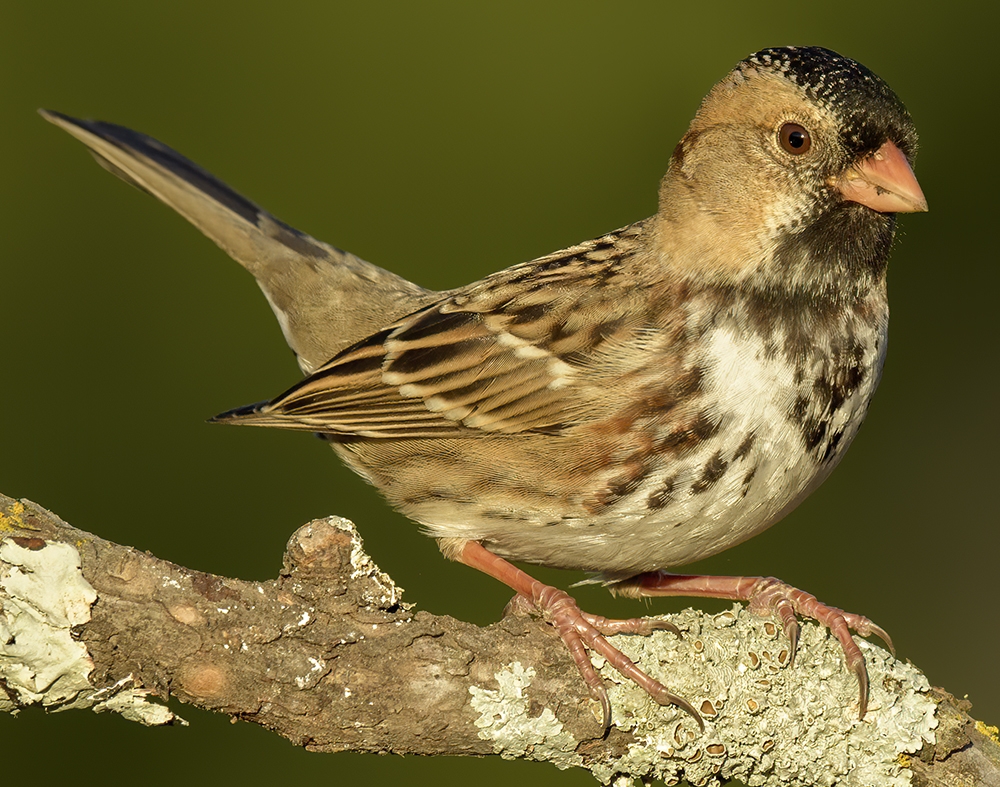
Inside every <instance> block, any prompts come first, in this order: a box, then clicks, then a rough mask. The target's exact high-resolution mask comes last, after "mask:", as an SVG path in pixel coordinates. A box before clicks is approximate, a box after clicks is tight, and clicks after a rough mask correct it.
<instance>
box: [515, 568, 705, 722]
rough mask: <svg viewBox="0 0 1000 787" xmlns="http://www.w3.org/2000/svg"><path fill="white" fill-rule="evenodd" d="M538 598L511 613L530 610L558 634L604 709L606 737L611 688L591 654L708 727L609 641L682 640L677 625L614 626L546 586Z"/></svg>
mask: <svg viewBox="0 0 1000 787" xmlns="http://www.w3.org/2000/svg"><path fill="white" fill-rule="evenodd" d="M534 596H535V597H533V598H532V599H526V598H524V597H521V598H522V599H523V601H521V602H517V601H516V600H512V602H511V604H510V605H508V608H511V606H512V605H514V604H516V605H517V607H519V608H523V607H524V606H528V605H530V606H531V607H533V608H534V609H535V610H536V611H537V612H539V613H540V614H541V615H542V616H543V617H544V618H545V619H546V620H547V621H548V622H549V623H550V624H551V625H552V626H553V628H555V630H556V631H557V632H558V633H559V636H560V638H562V641H563V642H564V643H565V645H566V647H567V649H568V650H569V652H570V655H571V656H572V657H573V661H574V663H575V664H576V667H577V669H578V670H579V672H580V675H581V676H582V677H583V680H584V682H585V683H586V684H587V688H588V689H589V691H590V695H591V697H593V698H594V699H595V700H596V701H597V702H599V703H600V704H601V712H602V718H603V727H604V731H605V733H607V731H608V730H609V729H610V728H611V702H610V700H609V699H608V690H607V687H606V686H605V685H604V681H603V679H602V678H601V676H600V675H599V674H598V673H597V670H596V669H594V665H593V664H592V663H591V661H590V654H589V653H588V651H593V652H595V653H598V654H600V655H601V656H602V657H604V659H605V660H606V661H607V663H608V664H610V665H611V666H612V667H613V668H614V669H616V670H617V671H618V672H619V673H620V674H621V675H622V676H623V677H625V678H627V679H628V680H630V681H632V682H633V683H635V684H636V685H637V686H638V687H639V688H641V689H642V690H643V691H645V692H646V693H647V694H648V695H649V696H650V697H652V698H653V699H654V700H655V701H656V702H658V703H659V704H660V705H675V706H676V707H678V708H680V709H681V710H683V711H684V712H685V713H688V714H689V715H690V716H691V717H692V718H693V719H694V720H695V721H696V722H697V723H698V726H699V728H700V729H701V730H702V731H704V729H705V722H704V721H703V720H702V718H701V714H700V713H698V711H697V710H695V708H694V706H693V705H691V703H690V702H688V701H687V700H685V699H683V698H682V697H679V696H677V695H676V694H674V693H673V692H671V691H670V690H669V689H667V687H666V686H664V685H663V684H662V683H660V682H659V681H658V680H656V679H655V678H652V677H650V676H649V675H647V674H646V673H645V672H643V671H642V670H641V669H639V668H638V667H637V666H636V665H635V663H634V662H633V661H632V660H631V659H630V658H629V657H628V656H626V655H625V654H624V653H622V652H621V651H620V650H618V648H616V647H615V646H614V645H612V644H611V643H610V642H608V640H607V636H611V635H615V634H640V635H648V634H650V633H652V632H653V631H673V632H675V633H678V634H679V633H680V632H679V630H678V628H677V627H676V626H675V625H674V624H673V623H670V622H669V621H667V620H664V619H663V618H630V619H627V620H613V619H609V618H605V617H602V616H600V615H591V614H590V613H587V612H583V611H582V610H581V609H580V607H579V606H578V605H577V603H576V601H575V600H574V599H573V597H572V596H570V595H569V594H568V593H566V592H565V591H562V590H559V589H558V588H554V587H551V586H546V585H543V586H541V588H539V592H538V593H536V594H534ZM515 599H516V597H515Z"/></svg>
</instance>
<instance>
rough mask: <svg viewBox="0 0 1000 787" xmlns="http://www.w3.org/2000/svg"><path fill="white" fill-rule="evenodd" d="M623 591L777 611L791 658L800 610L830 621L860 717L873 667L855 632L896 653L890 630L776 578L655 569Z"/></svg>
mask: <svg viewBox="0 0 1000 787" xmlns="http://www.w3.org/2000/svg"><path fill="white" fill-rule="evenodd" d="M616 590H617V592H619V593H621V594H622V595H629V596H699V597H708V598H726V599H732V600H734V601H745V602H747V608H748V609H749V610H750V611H751V612H753V613H754V614H755V615H759V616H761V617H768V616H773V617H776V618H777V619H778V620H779V621H780V622H781V627H782V629H783V630H784V632H785V636H786V637H788V640H789V642H790V644H791V648H790V650H791V654H792V657H791V662H794V660H795V651H796V648H797V647H798V643H799V622H798V619H797V617H796V616H797V615H801V616H802V617H805V618H812V619H813V620H815V621H816V622H818V623H821V624H822V625H824V626H826V627H827V628H828V629H829V630H830V631H831V632H832V633H833V634H834V636H836V637H837V639H838V640H839V641H840V646H841V648H843V650H844V656H845V658H846V659H847V668H848V669H850V670H851V671H852V672H853V673H854V674H855V675H856V676H857V678H858V688H859V698H858V705H859V707H860V714H859V718H862V719H863V718H864V717H865V713H866V712H867V711H868V670H867V668H866V666H865V657H864V655H863V654H862V653H861V649H860V648H859V647H858V643H857V642H855V641H854V637H853V636H851V631H852V630H853V631H856V632H857V633H858V634H860V635H861V636H863V637H867V636H869V635H871V634H876V635H878V637H879V638H880V639H881V640H882V641H883V642H885V644H886V645H888V646H889V650H890V651H892V654H893V655H896V651H895V649H894V648H893V647H892V640H891V639H890V638H889V635H888V634H887V633H886V632H885V631H884V630H883V629H882V628H880V627H879V626H876V625H875V624H874V623H872V622H871V621H870V620H869V619H868V618H866V617H863V616H862V615H855V614H852V613H850V612H844V611H843V610H840V609H837V608H836V607H831V606H828V605H826V604H823V603H822V602H820V601H818V600H817V599H816V597H815V596H813V595H811V594H809V593H806V592H804V591H802V590H798V589H797V588H793V587H792V586H791V585H788V584H786V583H784V582H781V581H780V580H777V579H775V578H774V577H714V576H686V575H680V574H667V573H665V572H654V573H650V574H640V575H639V576H637V577H633V578H632V579H630V580H627V581H626V582H624V583H622V585H620V586H618V588H616Z"/></svg>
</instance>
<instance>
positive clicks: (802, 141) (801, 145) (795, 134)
mask: <svg viewBox="0 0 1000 787" xmlns="http://www.w3.org/2000/svg"><path fill="white" fill-rule="evenodd" d="M778 141H779V142H780V143H781V147H783V148H784V149H785V150H787V151H788V152H789V153H791V154H792V155H793V156H801V155H802V154H803V153H806V152H808V151H809V148H811V147H812V137H810V136H809V132H808V131H806V130H805V129H804V128H803V127H802V126H800V125H799V124H798V123H785V125H783V126H782V127H781V130H780V131H779V132H778Z"/></svg>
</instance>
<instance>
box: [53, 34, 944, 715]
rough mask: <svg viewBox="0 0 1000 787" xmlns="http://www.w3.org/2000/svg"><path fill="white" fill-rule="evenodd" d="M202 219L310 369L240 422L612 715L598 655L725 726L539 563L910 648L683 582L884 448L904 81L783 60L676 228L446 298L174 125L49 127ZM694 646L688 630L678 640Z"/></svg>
mask: <svg viewBox="0 0 1000 787" xmlns="http://www.w3.org/2000/svg"><path fill="white" fill-rule="evenodd" d="M39 111H40V112H41V114H42V115H43V116H44V117H45V118H46V119H47V120H49V121H51V122H52V123H54V124H56V125H57V126H59V127H61V128H62V129H64V130H65V131H67V132H69V133H70V134H71V135H73V136H74V137H76V138H77V139H79V140H80V141H82V142H83V143H84V145H86V146H87V147H88V148H89V149H90V151H91V152H92V153H93V154H94V155H95V157H96V158H97V160H98V162H99V163H101V164H102V165H104V166H105V167H106V168H107V169H109V170H110V171H111V172H113V173H114V174H115V175H117V176H118V177H120V178H122V179H124V180H126V181H127V182H129V183H131V184H133V185H135V186H137V187H138V188H140V189H142V190H144V191H147V192H149V193H150V194H152V195H153V196H154V197H156V198H158V199H160V200H161V201H163V202H164V203H166V204H167V205H168V206H170V207H171V208H173V209H174V210H176V211H177V212H179V213H180V214H181V215H183V216H184V217H185V218H186V219H187V220H188V221H190V222H191V223H192V224H194V225H195V226H196V227H197V228H198V229H200V230H201V231H202V232H203V233H204V234H205V235H207V236H208V237H209V238H211V239H212V240H213V241H215V243H216V244H218V245H219V246H220V247H221V248H222V249H223V250H224V251H226V252H227V253H228V254H229V255H230V256H232V257H233V258H234V259H235V260H236V261H237V262H239V263H240V264H241V265H242V266H243V267H244V268H246V270H247V271H249V272H250V273H251V274H252V275H253V276H254V277H255V279H256V280H257V282H258V284H259V285H260V287H261V289H262V290H263V292H264V295H265V296H266V299H267V300H268V302H269V304H270V306H271V308H272V310H273V311H274V314H275V315H276V317H277V320H278V323H279V325H280V327H281V329H282V331H283V333H284V336H285V339H286V341H287V342H288V344H289V346H290V347H291V349H292V350H293V351H294V353H295V355H296V357H297V360H298V363H299V366H300V368H301V370H302V372H303V374H304V375H305V376H304V378H303V379H301V380H300V381H298V382H296V383H294V384H292V385H291V386H290V387H289V388H288V389H287V390H286V391H285V392H284V393H282V394H280V395H278V396H277V397H274V398H272V399H268V400H266V401H263V402H259V403H256V404H252V405H249V406H245V407H239V408H236V409H234V410H230V411H228V412H226V413H222V414H220V415H218V416H216V417H215V418H214V419H212V420H213V421H216V422H221V423H229V424H239V425H256V426H264V427H277V428H283V429H293V430H300V431H305V432H310V433H314V434H316V435H318V436H320V437H321V438H322V439H324V440H325V441H327V442H328V443H329V444H330V445H331V446H332V448H333V450H334V451H335V452H336V453H337V454H338V455H339V457H340V458H341V459H342V460H343V461H344V462H345V463H346V464H347V465H348V466H349V467H350V468H351V469H352V470H354V471H355V472H356V473H358V474H359V475H360V476H361V477H362V478H364V479H365V480H366V481H368V482H369V483H371V484H372V485H374V486H375V487H376V488H377V489H378V490H379V491H380V492H381V493H382V495H384V497H385V498H386V499H387V500H388V502H389V503H390V504H391V505H392V506H394V507H395V508H397V509H398V510H399V511H401V512H402V513H403V514H405V515H406V516H407V517H409V518H410V519H412V520H413V521H415V522H416V523H419V525H420V526H421V527H422V528H423V530H424V531H425V532H426V533H427V534H428V535H429V536H431V537H433V538H434V539H436V540H437V542H438V544H439V546H440V549H441V551H442V553H443V554H444V556H445V557H447V558H449V559H451V560H455V561H458V562H460V563H464V564H466V565H468V566H470V567H472V568H475V569H478V570H480V571H482V572H485V573H486V574H488V575H490V576H492V577H494V578H495V579H497V580H499V581H500V582H503V583H504V584H506V585H507V586H509V587H510V588H511V589H512V590H513V591H514V592H515V596H514V601H513V607H514V608H515V609H525V610H530V611H532V612H533V613H535V614H537V615H539V616H540V617H541V618H542V619H543V620H545V621H546V622H547V623H549V624H550V625H551V626H552V627H553V628H554V629H555V631H556V632H557V633H558V635H559V636H560V637H561V639H562V640H563V642H564V643H565V644H566V646H567V648H568V649H569V652H570V654H571V656H572V658H573V661H574V662H575V664H576V666H577V668H578V670H579V672H580V674H581V676H582V679H583V681H584V682H585V684H586V686H587V688H588V690H589V693H590V696H591V697H592V698H593V699H594V700H596V701H597V702H598V703H600V707H601V712H602V716H603V724H604V728H605V731H606V730H607V729H608V728H609V726H610V724H611V707H610V702H609V699H608V693H607V690H606V688H605V686H604V683H603V681H602V680H601V678H600V676H599V675H598V674H597V672H596V671H595V669H594V667H593V665H592V663H591V660H590V653H591V652H595V653H598V654H600V655H601V656H603V657H604V658H605V659H606V660H607V662H608V663H609V664H611V665H612V666H613V667H614V668H615V669H617V670H618V671H619V672H620V673H621V674H622V675H623V676H625V677H626V678H628V679H630V680H632V681H634V682H635V683H636V684H638V685H639V686H640V687H641V688H642V689H644V690H645V691H646V692H648V693H649V695H650V696H651V697H652V698H653V699H654V700H656V701H657V702H659V703H660V704H664V705H675V706H677V707H679V708H680V709H681V710H683V711H686V712H687V713H688V714H690V715H691V716H692V717H693V718H694V719H695V720H696V721H697V722H698V723H699V725H701V726H702V729H704V723H703V720H702V719H701V717H700V715H699V713H698V712H697V710H696V709H695V708H694V706H693V705H692V704H691V702H690V701H689V700H688V699H687V698H684V697H680V696H677V695H675V694H674V693H672V692H671V691H670V690H669V689H668V688H667V687H666V686H664V685H663V684H662V683H661V682H659V681H657V680H655V679H653V678H652V677H650V676H649V675H648V674H646V673H645V672H644V671H643V670H641V669H640V668H639V667H638V666H637V665H635V664H634V663H633V662H632V661H631V660H630V659H629V658H628V657H627V656H625V655H624V654H623V653H622V652H621V651H620V650H618V649H617V648H616V647H614V646H613V645H612V644H611V643H610V641H609V640H608V638H607V637H608V636H609V635H611V634H615V633H632V634H637V635H643V634H648V633H650V632H651V631H652V630H654V629H673V630H674V631H676V629H675V628H674V627H673V626H672V625H671V624H670V623H669V622H667V621H666V620H664V619H657V618H634V619H629V620H609V619H606V618H604V617H601V616H599V615H593V614H590V613H587V612H584V611H583V610H581V609H580V607H579V606H578V605H577V603H576V601H575V600H574V599H573V598H572V596H570V595H569V593H567V592H566V591H564V590H562V589H560V588H557V587H554V586H551V585H546V584H544V583H542V582H540V581H539V580H537V579H535V578H534V577H532V576H531V575H530V574H529V573H528V572H527V571H525V570H523V569H522V568H519V567H518V566H515V565H514V563H515V562H517V563H522V564H534V565H539V566H547V567H553V568H560V569H573V570H582V571H585V572H588V573H589V574H590V576H591V577H592V578H593V581H596V582H601V583H603V584H604V585H606V586H607V587H608V588H609V590H611V592H612V593H617V594H619V595H624V596H629V597H645V596H661V595H665V596H700V597H715V598H723V599H732V600H738V601H742V602H745V603H747V604H748V606H749V608H750V610H751V611H752V612H754V613H755V614H757V615H760V616H762V617H764V616H773V617H775V618H776V619H777V620H778V621H779V622H780V624H781V626H782V629H783V631H784V633H785V635H786V636H787V637H788V639H789V641H790V644H791V648H790V649H791V652H792V654H793V656H794V652H795V646H796V644H797V640H798V632H799V623H798V618H799V617H800V616H801V617H804V618H812V619H814V620H816V621H818V622H819V623H820V624H822V625H824V626H826V627H827V628H828V629H829V630H830V631H831V632H832V634H833V635H834V636H836V637H837V639H838V640H839V642H840V645H841V647H842V649H843V652H844V654H845V663H846V665H847V667H848V668H849V669H850V670H852V671H853V672H854V673H855V675H856V676H857V681H858V686H859V699H858V709H859V717H860V718H863V717H864V715H865V713H866V711H867V697H868V676H867V669H866V665H865V659H864V656H863V654H862V652H861V650H860V648H859V647H858V644H857V642H856V641H855V639H854V636H853V633H852V632H854V633H857V634H858V635H860V636H869V635H872V634H875V635H877V636H879V637H880V638H881V639H883V640H884V641H885V642H886V644H887V645H888V646H889V647H890V649H891V648H892V643H891V640H890V638H889V636H888V634H887V633H886V632H885V631H884V630H883V629H882V628H880V627H879V626H877V625H876V624H875V623H873V622H872V621H871V620H869V619H868V618H866V617H864V616H862V615H858V614H853V613H848V612H844V611H842V610H840V609H837V608H835V607H832V606H829V605H827V604H824V603H822V602H820V601H819V600H817V599H816V597H815V596H812V595H811V594H808V593H806V592H805V591H801V590H799V589H797V588H793V587H791V586H789V585H787V584H786V583H784V582H781V581H779V580H777V579H775V578H773V577H713V576H693V575H682V574H674V573H671V569H674V568H676V567H679V566H683V565H685V564H687V563H691V562H693V561H696V560H699V559H701V558H705V557H708V556H710V555H714V554H716V553H718V552H721V551H722V550H725V549H727V548H729V547H732V546H734V545H736V544H739V543H741V542H743V541H745V540H746V539H749V538H751V537H752V536H754V535H756V534H758V533H760V532H761V531H763V530H764V529H766V528H767V527H769V526H771V525H772V524H774V523H775V522H777V521H778V520H780V519H781V518H782V517H784V516H785V515H786V514H788V513H789V512H790V511H791V510H792V509H794V508H795V507H796V506H797V505H798V504H799V503H800V502H801V501H802V500H803V499H805V497H807V496H808V495H809V494H810V493H811V492H812V491H814V490H815V489H816V488H817V487H818V486H819V484H820V483H822V481H823V480H824V479H826V478H827V477H828V476H829V474H830V472H831V471H832V470H833V469H834V467H835V466H836V465H837V463H838V462H839V461H840V460H841V458H842V457H843V456H844V454H845V451H846V450H847V448H848V446H849V445H850V443H851V441H852V440H853V439H854V437H855V435H856V434H857V432H858V429H859V427H860V425H861V423H862V421H863V420H864V417H865V415H866V413H867V410H868V407H869V403H870V401H871V398H872V395H873V394H874V392H875V389H876V386H877V385H878V382H879V378H880V376H881V371H882V366H883V362H884V360H885V353H886V336H887V333H886V331H887V325H888V302H887V296H886V269H887V261H888V257H889V253H890V250H891V247H892V245H893V240H894V233H895V225H896V218H897V214H899V213H912V212H922V211H926V210H927V201H926V199H925V197H924V195H923V192H922V190H921V188H920V185H919V183H918V182H917V179H916V177H915V175H914V172H913V160H914V156H915V154H916V148H917V134H916V130H915V126H914V123H913V120H912V118H911V116H910V114H909V112H908V111H907V109H906V107H905V106H904V104H903V103H902V101H901V100H900V99H899V97H898V96H897V95H896V93H895V92H894V91H893V90H892V89H891V88H890V87H889V86H888V84H887V83H886V82H885V81H883V80H882V79H881V78H880V77H878V76H877V75H875V74H874V73H873V72H872V71H870V70H869V69H868V68H866V67H865V66H863V65H861V64H860V63H858V62H856V61H854V60H851V59H850V58H847V57H845V56H842V55H840V54H838V53H836V52H833V51H831V50H829V49H825V48H821V47H814V46H806V47H774V48H768V49H762V50H760V51H758V52H756V53H754V54H752V55H750V56H748V57H746V58H745V59H743V60H742V61H740V62H739V63H738V64H737V65H736V66H735V68H734V69H733V70H732V71H730V73H729V74H728V75H727V76H726V77H725V78H724V79H723V80H722V81H721V82H719V83H718V84H716V85H715V86H714V87H713V88H712V89H711V91H710V92H709V93H708V94H707V96H706V97H705V98H704V100H703V101H702V103H701V105H700V107H699V108H698V110H697V112H696V114H695V116H694V119H693V120H692V122H691V124H690V126H689V128H688V130H687V132H686V133H685V134H684V136H683V137H682V139H681V140H680V141H679V142H678V144H677V145H676V147H675V148H674V150H673V153H672V155H671V157H670V161H669V165H668V168H667V171H666V174H665V175H664V177H663V179H662V181H661V184H660V188H659V204H658V209H657V212H656V213H655V215H653V216H652V217H649V218H646V219H643V220H640V221H637V222H635V223H633V224H630V225H628V226H626V227H623V228H621V229H618V230H615V231H613V232H609V233H607V234H605V235H602V236H601V237H598V238H596V239H594V240H589V241H586V242H583V243H579V244H577V245H574V246H570V247H568V248H565V249H562V250H560V251H556V252H554V253H551V254H548V255H546V256H543V257H539V258H537V259H533V260H531V261H528V262H524V263H520V264H516V265H514V266H512V267H509V268H506V269H505V270H501V271H499V272H497V273H494V274H492V275H489V276H486V277H485V278H483V279H481V280H479V281H476V282H473V283H471V284H467V285H465V286H460V287H457V288H455V289H451V290H446V291H432V290H428V289H425V288H423V287H420V286H419V285H417V284H414V283H412V282H409V281H407V280H406V279H404V278H402V277H400V276H397V275H396V274H394V273H391V272H389V271H387V270H385V269H383V268H380V267H377V266H375V265H373V264H371V263H369V262H366V261H364V260H362V259H360V258H358V257H356V256H354V255H352V254H350V253H349V252H346V251H342V250H340V249H338V248H335V247H333V246H331V245H328V244H326V243H323V242H321V241H318V240H316V239H314V238H312V237H311V236H309V235H307V234H305V233H304V232H301V231H299V230H297V229H294V228H293V227H291V226H290V225H288V224H285V223H284V222H282V221H280V220H279V219H277V218H275V217H274V216H273V215H271V214H270V213H268V212H267V211H265V210H263V209H262V208H260V207H259V206H257V205H256V204H255V203H253V202H251V201H250V200H249V199H247V198H245V197H243V196H242V195H240V194H238V193H237V192H235V191H234V190H232V189H231V188H229V187H228V186H227V185H225V184H224V183H222V182H221V181H220V180H218V179H217V178H215V177H214V176H212V175H210V174H209V173H208V172H207V171H205V170H203V169H202V168H200V167H199V166H197V165H196V164H194V163H193V162H191V161H189V160H188V159H186V158H184V157H183V156H181V155H180V154H179V153H177V152H176V151H174V150H173V149H171V148H170V147H168V146H166V145H164V144H163V143H162V142H159V141H157V140H155V139H153V138H152V137H148V136H146V135H144V134H141V133H139V132H136V131H132V130H130V129H128V128H125V127H123V126H118V125H114V124H111V123H105V122H100V121H92V120H78V119H75V118H72V117H69V116H67V115H63V114H60V113H57V112H52V111H47V110H39ZM677 633H680V632H677Z"/></svg>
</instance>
